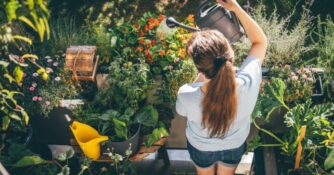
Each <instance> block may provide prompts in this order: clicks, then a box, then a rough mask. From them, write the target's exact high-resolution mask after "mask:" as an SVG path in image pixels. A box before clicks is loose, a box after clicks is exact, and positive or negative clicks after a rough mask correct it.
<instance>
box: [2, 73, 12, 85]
mask: <svg viewBox="0 0 334 175" xmlns="http://www.w3.org/2000/svg"><path fill="white" fill-rule="evenodd" d="M3 76H4V77H5V78H7V80H8V81H9V83H12V82H13V81H14V80H15V79H14V78H13V77H12V76H11V75H9V74H4V75H3Z"/></svg>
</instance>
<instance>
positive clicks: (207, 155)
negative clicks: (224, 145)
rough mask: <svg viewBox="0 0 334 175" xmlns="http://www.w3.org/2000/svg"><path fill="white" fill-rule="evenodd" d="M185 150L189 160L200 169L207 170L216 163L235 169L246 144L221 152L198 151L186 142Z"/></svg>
mask: <svg viewBox="0 0 334 175" xmlns="http://www.w3.org/2000/svg"><path fill="white" fill-rule="evenodd" d="M187 149H188V151H189V154H190V158H191V160H192V161H193V162H194V163H195V165H196V166H198V167H200V168H208V167H210V166H212V165H214V164H216V163H221V164H223V165H224V166H228V167H237V166H238V164H239V162H240V160H241V157H242V155H243V154H244V153H245V151H246V143H243V144H242V145H241V146H240V147H238V148H233V149H228V150H223V151H200V150H198V149H196V148H194V147H193V146H192V145H191V144H190V143H189V142H188V141H187Z"/></svg>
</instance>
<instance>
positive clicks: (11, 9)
mask: <svg viewBox="0 0 334 175" xmlns="http://www.w3.org/2000/svg"><path fill="white" fill-rule="evenodd" d="M7 2H8V1H7ZM19 6H20V4H19V2H18V1H9V2H8V3H7V4H6V10H5V11H6V12H7V18H8V21H12V20H13V19H16V10H17V9H18V8H19Z"/></svg>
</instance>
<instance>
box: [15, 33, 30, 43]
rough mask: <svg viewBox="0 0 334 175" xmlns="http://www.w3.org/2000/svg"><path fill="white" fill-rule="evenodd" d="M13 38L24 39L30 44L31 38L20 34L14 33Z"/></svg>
mask: <svg viewBox="0 0 334 175" xmlns="http://www.w3.org/2000/svg"><path fill="white" fill-rule="evenodd" d="M13 38H14V39H17V40H21V41H24V42H26V43H28V44H29V45H31V44H32V41H31V39H30V38H28V37H24V36H21V35H14V36H13Z"/></svg>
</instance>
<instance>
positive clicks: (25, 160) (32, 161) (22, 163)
mask: <svg viewBox="0 0 334 175" xmlns="http://www.w3.org/2000/svg"><path fill="white" fill-rule="evenodd" d="M46 163H48V161H46V160H44V159H42V158H41V157H39V156H25V157H22V159H20V160H19V161H17V162H16V163H15V164H14V165H13V167H15V168H19V167H26V166H33V165H40V164H46Z"/></svg>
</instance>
